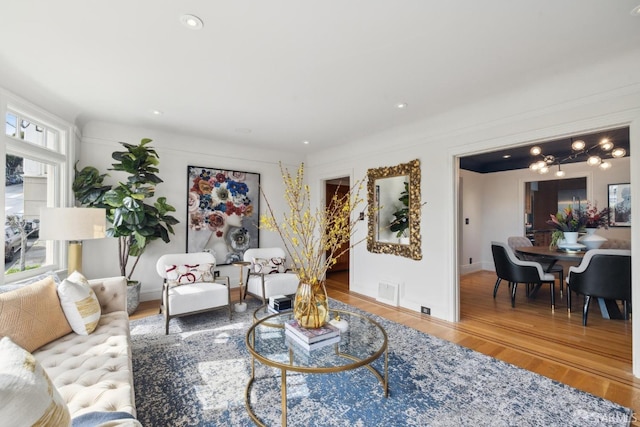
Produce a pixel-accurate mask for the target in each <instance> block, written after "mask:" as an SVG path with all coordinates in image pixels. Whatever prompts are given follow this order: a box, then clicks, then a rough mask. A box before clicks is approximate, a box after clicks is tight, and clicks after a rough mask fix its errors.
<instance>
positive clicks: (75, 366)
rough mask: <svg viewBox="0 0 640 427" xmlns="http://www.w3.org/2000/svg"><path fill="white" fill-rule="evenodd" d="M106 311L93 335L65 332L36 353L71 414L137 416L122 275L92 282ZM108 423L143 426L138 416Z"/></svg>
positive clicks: (125, 293)
mask: <svg viewBox="0 0 640 427" xmlns="http://www.w3.org/2000/svg"><path fill="white" fill-rule="evenodd" d="M89 283H90V285H91V287H92V288H93V290H94V292H95V293H96V296H97V297H98V301H99V302H100V307H101V311H102V316H101V318H100V322H99V324H98V327H97V328H96V330H95V331H94V332H93V333H91V334H89V335H86V336H84V335H78V334H76V333H74V332H71V333H70V334H67V335H65V336H63V337H61V338H58V339H57V340H55V341H52V342H50V343H48V344H46V345H45V346H43V347H41V348H39V349H38V350H36V351H34V352H33V355H34V356H35V357H36V359H37V360H38V361H39V362H40V364H41V365H42V366H43V367H44V369H45V371H46V372H47V374H48V375H49V377H50V378H51V380H52V382H53V384H54V385H55V386H56V388H57V389H58V391H59V393H60V395H61V396H62V398H63V399H64V400H65V401H66V403H67V405H68V407H69V411H70V413H71V417H72V418H74V417H77V416H79V415H82V414H87V413H90V412H113V411H116V412H127V413H129V414H131V415H133V416H134V417H135V416H136V408H135V396H134V389H133V369H132V366H131V340H130V335H129V316H128V314H127V309H126V308H127V307H126V306H127V302H126V301H127V296H126V295H127V289H126V286H127V282H126V279H125V278H124V277H113V278H107V279H97V280H90V281H89ZM108 425H110V426H115V425H118V426H134V425H135V426H140V423H139V422H138V421H136V420H132V419H127V420H122V421H119V422H111V423H109V424H108Z"/></svg>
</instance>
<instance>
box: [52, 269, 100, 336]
mask: <svg viewBox="0 0 640 427" xmlns="http://www.w3.org/2000/svg"><path fill="white" fill-rule="evenodd" d="M58 298H60V304H61V305H62V311H64V315H65V316H66V317H67V321H68V322H69V325H71V329H73V332H75V333H76V334H78V335H89V334H90V333H91V332H93V331H95V329H96V327H97V326H98V321H99V320H100V315H101V314H102V312H101V310H100V302H99V301H98V297H97V296H96V294H95V292H93V289H91V286H90V285H89V282H88V281H87V279H86V278H85V277H84V276H83V275H82V274H80V273H78V272H77V271H74V272H73V273H72V274H71V275H70V276H69V277H68V278H66V279H65V280H63V281H62V283H60V284H59V285H58Z"/></svg>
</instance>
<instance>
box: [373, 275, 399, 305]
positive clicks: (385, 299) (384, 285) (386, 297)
mask: <svg viewBox="0 0 640 427" xmlns="http://www.w3.org/2000/svg"><path fill="white" fill-rule="evenodd" d="M399 287H400V286H399V285H398V284H397V283H393V282H387V281H383V282H380V283H378V296H377V297H376V300H377V301H380V302H382V303H385V304H389V305H393V306H394V307H397V306H398V288H399Z"/></svg>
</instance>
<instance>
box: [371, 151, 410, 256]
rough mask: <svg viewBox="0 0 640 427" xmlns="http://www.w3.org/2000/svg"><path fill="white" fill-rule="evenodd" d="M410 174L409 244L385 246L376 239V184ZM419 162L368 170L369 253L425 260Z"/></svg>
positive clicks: (389, 244) (388, 244)
mask: <svg viewBox="0 0 640 427" xmlns="http://www.w3.org/2000/svg"><path fill="white" fill-rule="evenodd" d="M402 175H409V244H408V245H401V244H398V243H386V242H385V243H382V242H379V241H377V240H376V239H375V236H376V229H375V228H376V220H375V219H376V216H377V215H376V210H377V207H376V205H375V181H376V179H380V178H392V177H394V176H402ZM420 181H421V178H420V160H418V159H415V160H412V161H410V162H408V163H401V164H399V165H397V166H387V167H381V168H373V169H368V170H367V201H368V204H369V211H368V213H369V224H368V230H369V232H368V235H367V250H368V251H369V252H372V253H379V254H392V255H398V256H403V257H407V258H411V259H415V260H420V259H422V243H421V240H422V239H421V236H420V210H421V209H420V208H421V206H422V204H421V203H420V194H421V191H420Z"/></svg>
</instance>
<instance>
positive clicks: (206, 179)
mask: <svg viewBox="0 0 640 427" xmlns="http://www.w3.org/2000/svg"><path fill="white" fill-rule="evenodd" d="M187 184H188V200H187V252H203V251H205V252H211V253H213V254H214V256H215V257H216V263H217V264H219V265H225V264H231V263H233V262H235V261H241V260H242V257H243V254H244V251H246V250H247V249H249V248H257V247H259V244H258V236H259V233H258V224H259V220H260V219H259V216H260V174H259V173H253V172H241V171H232V170H225V169H217V168H209V167H201V166H188V180H187Z"/></svg>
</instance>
